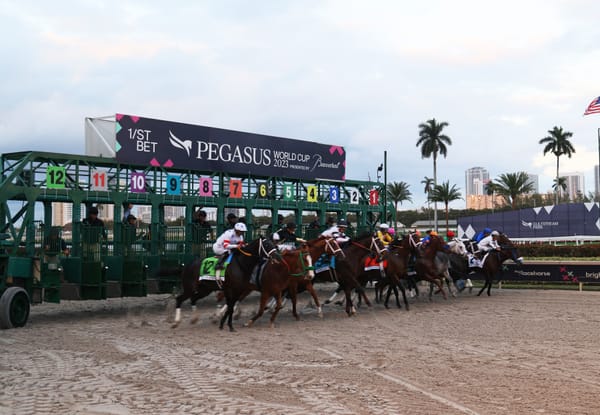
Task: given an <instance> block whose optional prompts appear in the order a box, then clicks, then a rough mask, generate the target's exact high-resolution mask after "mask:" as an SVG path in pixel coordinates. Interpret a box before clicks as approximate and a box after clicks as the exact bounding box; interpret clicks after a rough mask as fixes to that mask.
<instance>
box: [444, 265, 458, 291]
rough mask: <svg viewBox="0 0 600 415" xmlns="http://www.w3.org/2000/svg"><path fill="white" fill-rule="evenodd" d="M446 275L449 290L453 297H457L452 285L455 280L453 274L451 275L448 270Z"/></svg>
mask: <svg viewBox="0 0 600 415" xmlns="http://www.w3.org/2000/svg"><path fill="white" fill-rule="evenodd" d="M444 275H445V276H446V278H445V279H446V285H448V292H450V295H451V296H452V297H456V294H455V292H454V291H453V290H452V286H453V285H454V280H453V279H452V275H450V273H449V272H448V270H446V271H445V273H444Z"/></svg>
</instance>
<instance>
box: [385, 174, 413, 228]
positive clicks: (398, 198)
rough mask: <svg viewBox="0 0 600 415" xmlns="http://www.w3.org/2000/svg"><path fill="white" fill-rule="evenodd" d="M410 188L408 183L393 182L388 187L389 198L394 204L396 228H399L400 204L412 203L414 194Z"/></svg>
mask: <svg viewBox="0 0 600 415" xmlns="http://www.w3.org/2000/svg"><path fill="white" fill-rule="evenodd" d="M409 187H410V185H409V184H406V182H392V183H388V185H387V196H388V198H389V199H390V200H391V201H392V202H394V228H396V227H398V203H400V204H402V202H404V201H407V200H408V201H409V202H412V198H411V196H412V194H411V192H410V190H409V189H408V188H409Z"/></svg>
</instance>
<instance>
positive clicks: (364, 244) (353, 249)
mask: <svg viewBox="0 0 600 415" xmlns="http://www.w3.org/2000/svg"><path fill="white" fill-rule="evenodd" d="M342 250H343V252H344V256H345V258H343V259H340V260H338V261H336V268H335V271H334V272H332V273H330V274H329V275H330V278H329V279H328V280H329V281H336V282H337V283H339V285H340V289H341V290H343V291H344V294H345V297H346V313H347V314H348V316H352V315H354V314H356V308H355V307H354V305H353V303H352V291H353V290H356V291H357V292H358V295H359V296H361V297H362V298H363V299H364V300H365V303H366V304H367V306H369V307H371V302H370V301H369V299H368V298H367V296H366V294H365V290H364V288H363V287H362V285H361V284H360V281H359V277H360V275H361V274H362V273H363V272H364V263H365V259H366V257H367V256H369V255H375V256H380V255H381V253H382V251H383V247H382V244H381V241H379V239H378V238H377V237H376V236H373V235H372V234H371V233H363V234H361V235H359V236H357V237H355V238H353V239H352V240H351V241H350V242H348V243H347V244H346V245H345V246H344V247H343V248H342ZM321 274H325V273H321ZM330 300H331V299H330Z"/></svg>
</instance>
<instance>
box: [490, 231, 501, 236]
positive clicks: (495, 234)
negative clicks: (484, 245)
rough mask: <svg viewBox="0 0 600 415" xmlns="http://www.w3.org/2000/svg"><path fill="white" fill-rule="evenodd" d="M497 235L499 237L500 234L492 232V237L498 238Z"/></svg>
mask: <svg viewBox="0 0 600 415" xmlns="http://www.w3.org/2000/svg"><path fill="white" fill-rule="evenodd" d="M499 235H500V233H499V232H498V231H493V232H492V236H499Z"/></svg>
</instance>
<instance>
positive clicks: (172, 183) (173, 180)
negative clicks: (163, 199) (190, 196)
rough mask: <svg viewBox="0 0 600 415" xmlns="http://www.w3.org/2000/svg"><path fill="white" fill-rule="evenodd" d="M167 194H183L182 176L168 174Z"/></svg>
mask: <svg viewBox="0 0 600 415" xmlns="http://www.w3.org/2000/svg"><path fill="white" fill-rule="evenodd" d="M167 194H168V195H180V194H181V176H176V175H174V174H169V175H167Z"/></svg>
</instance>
